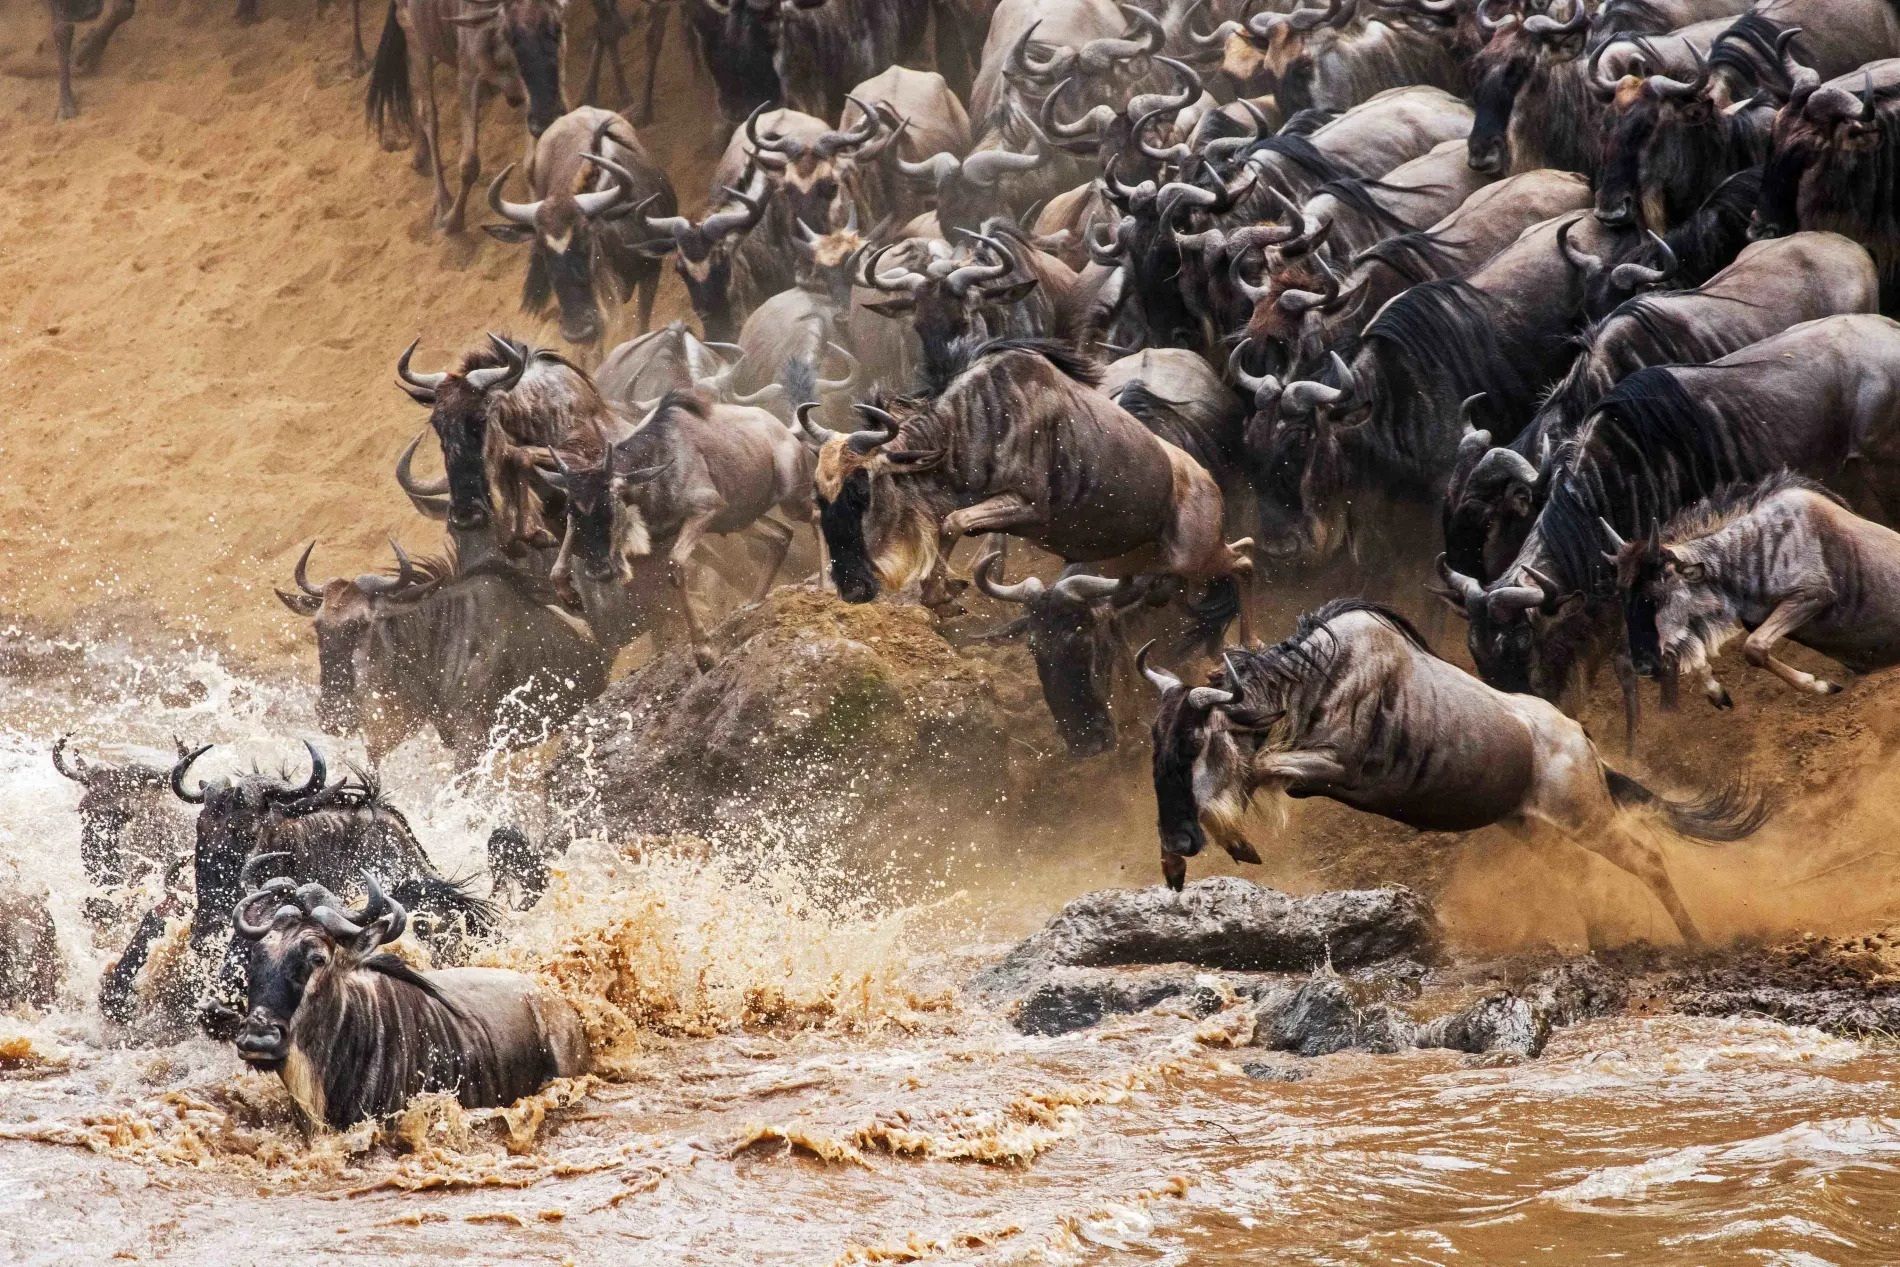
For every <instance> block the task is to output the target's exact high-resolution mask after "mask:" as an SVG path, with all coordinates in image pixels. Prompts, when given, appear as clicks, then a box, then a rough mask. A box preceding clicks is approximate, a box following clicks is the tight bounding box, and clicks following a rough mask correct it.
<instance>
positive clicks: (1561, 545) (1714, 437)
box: [1538, 366, 1773, 592]
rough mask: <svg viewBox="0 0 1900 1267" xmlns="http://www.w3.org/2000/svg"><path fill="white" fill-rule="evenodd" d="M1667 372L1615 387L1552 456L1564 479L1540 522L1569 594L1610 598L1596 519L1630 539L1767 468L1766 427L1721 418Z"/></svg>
mask: <svg viewBox="0 0 1900 1267" xmlns="http://www.w3.org/2000/svg"><path fill="white" fill-rule="evenodd" d="M1737 368H1739V367H1737ZM1671 369H1672V367H1668V366H1651V367H1649V368H1647V369H1641V370H1638V371H1637V372H1636V373H1634V374H1632V375H1630V376H1629V377H1628V378H1625V379H1624V380H1623V381H1622V382H1621V383H1618V384H1617V385H1616V387H1615V388H1614V389H1613V390H1612V391H1611V392H1610V393H1609V394H1608V395H1606V396H1604V398H1603V399H1602V400H1601V401H1599V402H1598V403H1597V406H1596V408H1595V409H1594V410H1593V411H1592V412H1591V415H1590V418H1589V419H1588V420H1586V422H1585V429H1584V432H1583V433H1582V434H1581V435H1580V436H1579V437H1578V438H1577V439H1576V440H1574V441H1572V442H1571V443H1570V444H1569V445H1567V446H1566V447H1565V450H1564V451H1563V452H1562V453H1560V454H1559V455H1558V458H1557V461H1556V466H1557V469H1558V471H1559V472H1560V474H1559V476H1558V478H1557V482H1556V484H1555V485H1554V487H1553V488H1552V489H1551V493H1550V500H1549V501H1548V502H1547V503H1545V506H1544V510H1543V513H1542V514H1541V515H1540V516H1539V517H1538V526H1539V530H1540V532H1541V534H1542V537H1543V540H1544V545H1545V547H1546V549H1547V550H1548V551H1549V555H1550V561H1551V564H1552V571H1553V575H1554V577H1555V579H1556V580H1557V581H1558V582H1559V583H1560V584H1562V585H1564V586H1565V587H1566V588H1567V589H1569V590H1583V591H1586V592H1607V591H1606V589H1605V586H1604V584H1603V582H1604V580H1605V578H1607V576H1608V569H1607V565H1606V564H1605V562H1604V559H1603V551H1604V546H1605V541H1604V536H1603V529H1602V526H1601V523H1600V522H1599V521H1600V520H1607V521H1608V522H1609V523H1610V524H1611V525H1612V526H1614V527H1615V528H1616V530H1617V532H1618V534H1619V535H1621V536H1623V537H1625V538H1634V537H1635V536H1636V535H1638V534H1639V533H1645V532H1648V531H1649V529H1650V526H1651V524H1652V523H1658V522H1661V521H1662V520H1664V519H1667V518H1669V517H1670V516H1672V515H1674V514H1675V513H1676V512H1677V511H1679V510H1681V509H1683V508H1684V507H1686V506H1689V505H1692V504H1693V503H1695V502H1697V501H1700V500H1701V499H1702V498H1704V497H1706V496H1708V495H1709V494H1710V493H1712V492H1714V491H1715V490H1716V489H1718V488H1720V487H1721V486H1722V485H1724V484H1727V483H1730V482H1733V481H1736V480H1747V479H1753V478H1758V477H1759V476H1760V475H1761V474H1762V472H1763V471H1764V470H1765V469H1767V466H1768V463H1767V460H1766V458H1765V456H1764V455H1765V453H1766V451H1767V444H1766V441H1765V437H1766V435H1767V434H1768V433H1769V432H1770V431H1772V430H1773V426H1772V423H1771V422H1770V421H1769V420H1767V419H1762V418H1756V417H1751V416H1739V415H1737V414H1735V413H1726V414H1723V415H1720V416H1718V415H1717V414H1716V413H1715V411H1714V410H1713V409H1711V408H1710V407H1709V406H1708V405H1707V404H1705V403H1704V402H1703V401H1702V400H1700V399H1698V398H1697V397H1695V396H1693V395H1691V394H1690V393H1689V391H1688V390H1687V389H1686V388H1685V387H1684V386H1683V384H1682V381H1681V380H1680V379H1679V378H1678V377H1677V376H1676V374H1674V373H1672V372H1671Z"/></svg>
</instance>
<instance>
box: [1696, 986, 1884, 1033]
mask: <svg viewBox="0 0 1900 1267" xmlns="http://www.w3.org/2000/svg"><path fill="white" fill-rule="evenodd" d="M1672 1003H1673V1006H1674V1007H1675V1009H1676V1010H1677V1011H1679V1012H1685V1013H1687V1014H1689V1015H1690V1016H1769V1017H1773V1018H1774V1019H1775V1020H1778V1021H1781V1022H1782V1023H1783V1024H1787V1025H1812V1026H1813V1027H1814V1028H1816V1029H1824V1030H1826V1031H1827V1032H1828V1033H1830V1034H1839V1035H1841V1036H1843V1037H1846V1038H1870V1037H1874V1036H1891V1035H1893V1034H1896V1033H1900V992H1894V993H1883V994H1866V993H1862V992H1860V991H1856V990H1791V989H1785V988H1783V987H1780V986H1757V987H1755V988H1753V989H1746V990H1694V991H1689V992H1686V993H1683V994H1678V995H1676V996H1675V998H1674V999H1673V1000H1672Z"/></svg>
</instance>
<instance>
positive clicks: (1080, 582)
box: [1049, 572, 1122, 607]
mask: <svg viewBox="0 0 1900 1267" xmlns="http://www.w3.org/2000/svg"><path fill="white" fill-rule="evenodd" d="M1121 588H1122V583H1121V582H1120V581H1118V580H1116V579H1115V578H1114V577H1112V576H1094V575H1091V574H1090V573H1087V572H1077V573H1076V574H1075V575H1074V576H1065V577H1063V578H1062V579H1061V580H1059V581H1057V582H1056V583H1055V586H1054V587H1053V588H1052V589H1051V590H1050V591H1049V592H1050V593H1051V594H1052V595H1054V596H1055V597H1056V598H1058V599H1060V600H1062V601H1063V602H1065V603H1068V604H1069V605H1070V606H1073V607H1087V606H1088V605H1089V604H1091V603H1099V602H1101V601H1102V600H1103V599H1105V598H1108V597H1110V596H1111V595H1114V594H1116V593H1118V592H1119V591H1120V590H1121Z"/></svg>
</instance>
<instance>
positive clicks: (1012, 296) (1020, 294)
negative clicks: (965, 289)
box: [983, 277, 1042, 304]
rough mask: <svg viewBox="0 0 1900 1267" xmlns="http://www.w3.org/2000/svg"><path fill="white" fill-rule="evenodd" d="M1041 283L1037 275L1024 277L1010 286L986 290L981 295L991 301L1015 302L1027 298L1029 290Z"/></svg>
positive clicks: (1000, 302) (1001, 302)
mask: <svg viewBox="0 0 1900 1267" xmlns="http://www.w3.org/2000/svg"><path fill="white" fill-rule="evenodd" d="M1041 284H1042V279H1041V278H1039V277H1030V278H1026V279H1025V280H1023V281H1020V282H1017V283H1015V284H1014V285H1012V286H1003V287H1000V288H998V289H996V290H986V291H984V292H983V295H984V297H985V298H986V299H988V300H990V302H992V303H999V304H1015V303H1021V302H1022V301H1023V300H1025V299H1027V298H1029V292H1030V291H1032V290H1034V289H1035V288H1036V287H1037V286H1039V285H1041Z"/></svg>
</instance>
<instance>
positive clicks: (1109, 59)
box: [1076, 4, 1168, 71]
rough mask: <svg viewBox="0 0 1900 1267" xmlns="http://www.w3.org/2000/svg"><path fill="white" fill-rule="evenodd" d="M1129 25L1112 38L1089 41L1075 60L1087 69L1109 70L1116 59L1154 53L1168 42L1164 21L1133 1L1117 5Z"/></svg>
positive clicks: (1120, 59)
mask: <svg viewBox="0 0 1900 1267" xmlns="http://www.w3.org/2000/svg"><path fill="white" fill-rule="evenodd" d="M1116 7H1117V8H1119V9H1120V10H1121V11H1122V17H1123V18H1125V19H1126V20H1127V22H1128V28H1127V29H1126V30H1125V31H1123V32H1122V34H1121V35H1120V36H1119V37H1117V38H1113V39H1095V40H1090V41H1088V42H1087V43H1085V44H1084V45H1082V47H1081V49H1080V50H1079V51H1077V53H1076V61H1077V62H1078V63H1079V64H1080V65H1081V66H1082V67H1083V69H1085V70H1094V71H1100V70H1106V69H1108V68H1109V67H1110V66H1112V65H1114V64H1115V63H1116V62H1125V61H1129V60H1131V59H1133V58H1136V57H1141V56H1144V55H1146V56H1153V55H1154V54H1156V53H1158V52H1160V51H1161V49H1162V46H1163V45H1164V44H1166V43H1167V39H1168V32H1167V29H1166V28H1165V27H1163V26H1162V25H1161V20H1160V19H1159V18H1157V17H1155V16H1154V15H1153V14H1152V13H1149V12H1148V11H1146V10H1145V9H1138V8H1136V7H1135V6H1134V5H1132V4H1122V5H1117V6H1116Z"/></svg>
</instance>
